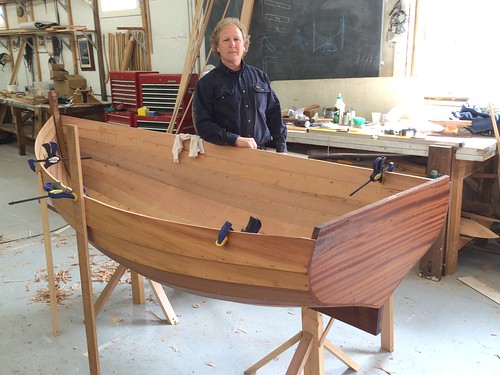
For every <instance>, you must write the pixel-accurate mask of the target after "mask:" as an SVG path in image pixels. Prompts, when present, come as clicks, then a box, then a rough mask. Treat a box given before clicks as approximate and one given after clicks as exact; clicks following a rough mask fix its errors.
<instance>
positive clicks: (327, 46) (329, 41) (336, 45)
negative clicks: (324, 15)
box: [312, 16, 345, 54]
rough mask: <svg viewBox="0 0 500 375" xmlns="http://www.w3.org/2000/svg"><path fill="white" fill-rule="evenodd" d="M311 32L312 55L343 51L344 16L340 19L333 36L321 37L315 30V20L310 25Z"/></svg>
mask: <svg viewBox="0 0 500 375" xmlns="http://www.w3.org/2000/svg"><path fill="white" fill-rule="evenodd" d="M312 31H313V35H312V36H313V48H312V52H313V53H317V52H319V53H326V54H329V53H335V52H338V51H342V50H343V49H344V34H345V19H344V16H342V17H341V18H340V22H339V27H338V28H337V31H336V32H335V33H334V34H333V36H330V37H326V36H323V35H321V34H320V33H318V32H317V30H316V19H314V21H313V25H312Z"/></svg>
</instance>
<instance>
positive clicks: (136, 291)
mask: <svg viewBox="0 0 500 375" xmlns="http://www.w3.org/2000/svg"><path fill="white" fill-rule="evenodd" d="M130 282H131V283H132V301H133V303H134V304H135V305H142V304H143V303H144V302H145V301H146V297H145V296H144V277H143V276H142V275H139V274H138V273H137V272H134V271H130Z"/></svg>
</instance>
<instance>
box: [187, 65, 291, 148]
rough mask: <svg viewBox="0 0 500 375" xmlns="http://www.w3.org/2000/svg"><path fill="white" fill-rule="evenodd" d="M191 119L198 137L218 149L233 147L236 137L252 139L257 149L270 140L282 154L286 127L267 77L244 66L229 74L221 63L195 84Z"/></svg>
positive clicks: (229, 71)
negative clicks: (222, 146)
mask: <svg viewBox="0 0 500 375" xmlns="http://www.w3.org/2000/svg"><path fill="white" fill-rule="evenodd" d="M193 118H194V124H195V128H196V132H197V133H198V135H199V136H200V137H201V138H203V139H204V140H206V141H208V142H211V143H215V144H218V145H231V146H234V145H235V144H236V139H237V138H238V136H242V137H251V138H254V139H255V142H256V143H257V146H258V147H259V148H264V147H265V145H266V144H267V143H268V142H269V141H270V140H271V138H272V139H273V140H274V142H275V146H276V151H277V152H286V151H287V148H286V135H287V130H286V125H285V124H284V122H283V118H282V116H281V106H280V103H279V100H278V98H277V96H276V94H275V93H274V91H273V90H272V89H271V84H270V82H269V78H268V77H267V75H266V74H265V73H264V72H263V71H261V70H259V69H257V68H255V67H253V66H250V65H246V64H245V63H244V62H242V64H241V69H240V70H239V71H233V70H231V69H229V68H228V67H226V66H225V65H224V64H222V62H221V63H220V64H219V66H218V67H216V68H214V69H212V70H211V71H210V72H208V73H207V74H205V76H203V77H202V78H201V79H200V80H199V81H198V82H197V84H196V91H195V94H194V104H193Z"/></svg>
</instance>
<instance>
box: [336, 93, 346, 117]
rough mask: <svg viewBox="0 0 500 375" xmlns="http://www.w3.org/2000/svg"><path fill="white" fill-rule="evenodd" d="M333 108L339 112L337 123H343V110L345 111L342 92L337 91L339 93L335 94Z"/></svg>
mask: <svg viewBox="0 0 500 375" xmlns="http://www.w3.org/2000/svg"><path fill="white" fill-rule="evenodd" d="M335 108H336V111H338V113H339V121H338V124H342V123H343V120H344V119H343V116H344V112H345V103H344V99H342V94H341V93H339V95H338V96H337V101H336V102H335Z"/></svg>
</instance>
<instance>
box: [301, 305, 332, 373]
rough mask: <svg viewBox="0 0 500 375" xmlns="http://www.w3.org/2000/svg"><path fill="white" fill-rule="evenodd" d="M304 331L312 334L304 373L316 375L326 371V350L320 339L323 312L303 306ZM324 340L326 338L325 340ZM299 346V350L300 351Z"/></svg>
mask: <svg viewBox="0 0 500 375" xmlns="http://www.w3.org/2000/svg"><path fill="white" fill-rule="evenodd" d="M302 332H308V333H310V335H311V349H312V350H311V351H310V353H309V355H308V358H307V361H306V363H305V367H304V375H316V374H324V373H325V352H324V350H323V349H324V348H323V344H320V342H319V340H320V337H321V336H322V333H323V314H321V313H319V312H317V311H314V310H311V309H308V308H307V307H303V308H302ZM323 342H324V340H323ZM298 351H299V350H298V348H297V352H296V353H298Z"/></svg>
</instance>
